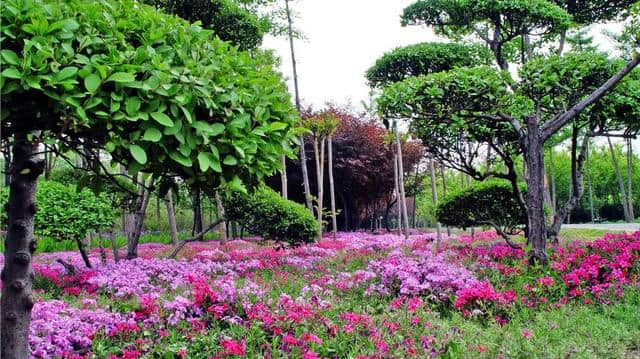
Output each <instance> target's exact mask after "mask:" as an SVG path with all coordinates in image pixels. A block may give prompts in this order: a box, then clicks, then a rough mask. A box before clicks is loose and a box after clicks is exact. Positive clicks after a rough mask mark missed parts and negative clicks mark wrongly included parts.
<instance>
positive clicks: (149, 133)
mask: <svg viewBox="0 0 640 359" xmlns="http://www.w3.org/2000/svg"><path fill="white" fill-rule="evenodd" d="M161 138H162V133H161V132H160V130H158V129H157V128H155V127H149V128H147V130H146V131H144V136H142V139H143V140H145V141H150V142H158V141H160V139H161Z"/></svg>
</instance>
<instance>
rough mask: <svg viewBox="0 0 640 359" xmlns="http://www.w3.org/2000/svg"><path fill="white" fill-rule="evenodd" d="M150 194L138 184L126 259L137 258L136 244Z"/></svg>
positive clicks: (140, 232) (151, 182) (149, 185)
mask: <svg viewBox="0 0 640 359" xmlns="http://www.w3.org/2000/svg"><path fill="white" fill-rule="evenodd" d="M153 180H154V179H153V178H151V179H149V184H148V185H147V187H151V186H152V185H153ZM150 194H151V193H150V190H148V189H146V188H145V187H144V181H142V183H140V189H139V192H138V199H137V200H136V215H135V220H134V229H133V233H131V237H129V238H128V239H127V259H134V258H137V257H138V242H139V241H140V235H141V234H142V225H143V224H144V217H145V214H146V212H147V206H148V205H149V197H150Z"/></svg>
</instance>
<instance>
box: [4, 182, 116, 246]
mask: <svg viewBox="0 0 640 359" xmlns="http://www.w3.org/2000/svg"><path fill="white" fill-rule="evenodd" d="M8 196H9V191H8V188H6V187H3V188H2V189H1V190H0V202H1V203H2V206H3V207H4V205H5V204H6V203H7V201H8ZM36 202H37V203H38V211H37V212H36V216H35V234H36V236H37V237H40V238H47V239H52V240H79V239H82V238H84V237H85V236H86V235H87V233H90V232H97V231H100V230H105V229H107V228H110V227H111V226H112V225H113V221H114V219H115V217H116V216H117V214H118V212H117V210H116V209H115V208H114V207H113V206H112V205H111V201H110V200H109V198H108V197H107V196H106V195H104V194H101V195H99V196H96V195H95V194H94V193H93V192H91V191H89V190H86V189H85V190H82V191H76V186H75V185H64V184H61V183H58V182H54V181H43V182H40V183H39V184H38V189H37V191H36ZM0 219H2V223H3V224H6V222H7V211H2V214H1V215H0Z"/></svg>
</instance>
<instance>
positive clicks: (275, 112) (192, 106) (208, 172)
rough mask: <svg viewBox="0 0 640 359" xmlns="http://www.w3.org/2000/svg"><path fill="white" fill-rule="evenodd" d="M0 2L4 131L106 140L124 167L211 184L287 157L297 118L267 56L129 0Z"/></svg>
mask: <svg viewBox="0 0 640 359" xmlns="http://www.w3.org/2000/svg"><path fill="white" fill-rule="evenodd" d="M1 6H2V12H1V16H2V18H1V20H2V24H3V25H2V42H1V46H2V49H3V52H2V56H1V57H0V60H1V62H0V65H1V66H2V68H3V72H2V78H1V79H0V94H1V95H2V135H3V139H7V138H9V137H10V136H12V135H13V134H15V133H17V132H20V131H25V132H32V131H40V133H41V135H40V136H41V137H42V139H43V140H46V139H47V138H55V139H57V140H58V141H60V142H61V144H63V145H68V146H69V148H71V149H74V148H76V147H77V145H78V144H79V143H82V145H83V146H85V147H89V148H94V149H104V150H106V151H107V152H109V154H110V156H111V158H112V159H113V161H114V162H117V163H121V164H123V165H125V166H126V167H127V168H128V169H129V172H130V173H132V174H134V173H138V172H140V171H142V172H145V173H149V174H153V175H156V176H161V177H164V178H168V177H174V176H179V177H182V178H184V179H186V180H187V181H188V182H190V183H194V182H198V183H199V184H201V185H203V186H206V187H212V188H213V187H218V186H220V185H221V184H229V183H232V184H234V185H233V186H232V187H242V184H243V182H244V181H249V182H250V181H251V180H253V179H258V180H260V179H262V178H263V177H264V176H265V175H268V174H271V173H272V172H273V171H274V170H275V169H277V168H278V166H279V163H280V155H281V154H283V153H285V154H287V155H292V152H293V151H292V150H291V148H290V144H291V143H292V141H293V137H294V136H293V135H292V134H291V133H290V131H289V130H290V129H291V128H292V127H293V126H294V125H295V124H296V122H297V121H298V116H297V114H296V112H295V110H294V109H293V106H292V105H291V101H290V97H289V94H288V92H287V89H286V86H285V84H284V82H283V79H282V77H281V75H280V74H278V73H277V72H276V71H274V70H273V63H272V62H271V57H269V56H264V55H262V54H261V53H260V52H259V51H256V52H255V53H254V54H249V53H247V52H242V51H238V50H237V49H236V48H235V47H233V46H231V45H230V44H229V43H226V42H224V41H221V40H220V39H218V38H216V37H215V36H214V33H213V32H212V31H210V30H204V29H202V28H201V27H200V26H198V25H192V24H189V23H187V22H186V21H184V20H182V19H179V18H178V17H175V16H168V15H164V14H162V13H161V12H158V11H157V10H155V9H154V8H152V7H150V6H146V5H141V4H140V3H138V2H136V1H133V0H102V1H95V2H94V1H88V0H70V1H64V2H58V1H53V0H7V1H3V2H2V5H1ZM276 122H277V123H279V124H280V125H278V126H276V127H275V128H274V126H272V124H273V123H276ZM63 150H64V148H63Z"/></svg>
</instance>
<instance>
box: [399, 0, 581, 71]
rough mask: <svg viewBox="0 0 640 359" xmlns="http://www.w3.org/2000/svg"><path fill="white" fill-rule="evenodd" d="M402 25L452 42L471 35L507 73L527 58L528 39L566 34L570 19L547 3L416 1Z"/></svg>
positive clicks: (517, 0)
mask: <svg viewBox="0 0 640 359" xmlns="http://www.w3.org/2000/svg"><path fill="white" fill-rule="evenodd" d="M402 25H403V26H406V25H428V26H433V27H434V29H435V30H436V32H437V33H439V34H441V35H445V36H447V37H449V38H452V39H460V38H461V37H462V36H466V35H474V36H476V37H478V38H480V39H481V40H482V41H484V42H485V43H486V45H487V46H488V47H489V49H490V50H491V52H493V54H494V57H495V60H496V62H497V64H498V66H499V67H500V68H501V69H503V70H507V69H508V68H509V60H510V59H511V58H513V55H514V54H517V53H518V52H519V54H520V57H521V58H523V59H524V58H525V57H530V55H531V46H529V44H528V42H530V38H531V37H538V38H539V37H543V36H551V35H555V34H560V33H563V32H565V31H566V30H567V29H568V28H569V27H570V25H571V16H570V15H569V14H568V13H567V12H566V11H565V10H564V9H562V8H561V7H560V6H558V5H556V4H554V3H552V2H549V1H547V0H419V1H417V2H415V3H413V4H412V5H410V6H408V7H406V8H405V9H404V11H403V14H402ZM516 58H517V57H516Z"/></svg>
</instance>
